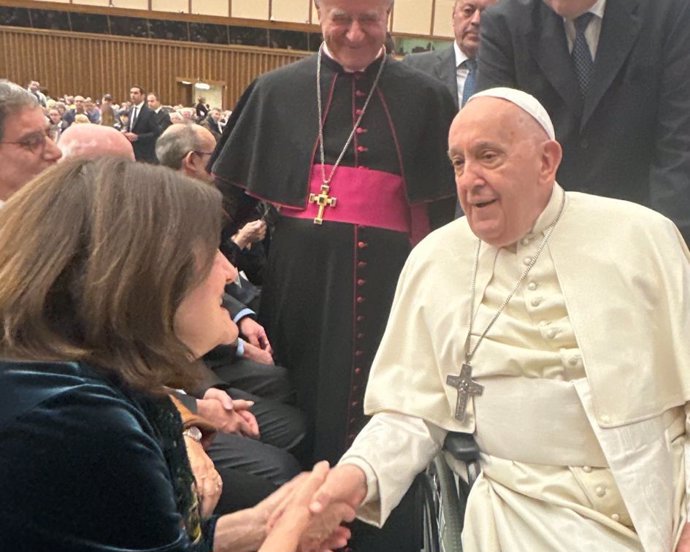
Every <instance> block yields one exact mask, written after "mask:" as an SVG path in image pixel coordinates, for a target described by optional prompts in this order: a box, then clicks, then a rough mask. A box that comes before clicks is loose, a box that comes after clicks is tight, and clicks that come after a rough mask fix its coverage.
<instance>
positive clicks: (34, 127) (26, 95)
mask: <svg viewBox="0 0 690 552" xmlns="http://www.w3.org/2000/svg"><path fill="white" fill-rule="evenodd" d="M51 136H52V135H51V133H50V123H49V122H48V120H47V119H46V117H45V115H44V114H43V109H42V108H41V106H40V105H39V103H38V100H37V99H36V97H35V96H34V95H33V94H32V93H31V92H28V91H27V90H26V89H24V88H22V87H21V86H19V85H18V84H15V83H13V82H10V81H7V80H0V165H1V166H2V169H1V170H0V206H2V205H3V204H4V203H5V202H6V201H7V200H8V199H9V198H10V196H11V195H12V194H13V193H14V192H16V191H17V190H19V188H21V187H22V186H24V184H26V183H27V182H28V181H29V180H31V179H32V178H33V177H34V176H36V175H37V174H39V173H41V172H42V171H44V170H45V169H47V168H48V167H49V166H50V165H52V164H53V163H55V162H57V160H58V159H60V156H61V155H62V154H61V153H60V150H59V149H58V147H57V146H56V145H55V142H54V141H53V139H52V137H51Z"/></svg>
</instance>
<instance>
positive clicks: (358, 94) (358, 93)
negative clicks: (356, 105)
mask: <svg viewBox="0 0 690 552" xmlns="http://www.w3.org/2000/svg"><path fill="white" fill-rule="evenodd" d="M366 95H367V93H366V92H364V91H362V90H355V96H357V97H358V98H363V97H364V96H366Z"/></svg>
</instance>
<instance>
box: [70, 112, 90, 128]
mask: <svg viewBox="0 0 690 552" xmlns="http://www.w3.org/2000/svg"><path fill="white" fill-rule="evenodd" d="M72 124H75V125H89V124H91V121H90V120H89V117H88V116H87V115H86V113H77V114H76V115H75V116H74V123H72Z"/></svg>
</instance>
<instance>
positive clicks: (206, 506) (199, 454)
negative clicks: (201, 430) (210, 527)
mask: <svg viewBox="0 0 690 552" xmlns="http://www.w3.org/2000/svg"><path fill="white" fill-rule="evenodd" d="M184 442H185V445H186V447H187V456H188V457H189V464H190V465H191V467H192V473H193V474H194V481H195V482H196V492H197V495H198V496H199V512H200V514H201V517H203V518H206V517H209V516H210V515H211V514H212V513H213V510H214V509H215V508H216V504H218V499H219V498H220V493H221V492H222V490H223V480H222V479H221V477H220V474H219V473H218V472H217V471H216V468H215V466H214V465H213V460H211V459H210V458H209V456H208V454H206V451H204V447H203V446H202V445H201V443H200V442H199V441H197V440H196V439H194V438H192V437H189V436H187V435H185V436H184Z"/></svg>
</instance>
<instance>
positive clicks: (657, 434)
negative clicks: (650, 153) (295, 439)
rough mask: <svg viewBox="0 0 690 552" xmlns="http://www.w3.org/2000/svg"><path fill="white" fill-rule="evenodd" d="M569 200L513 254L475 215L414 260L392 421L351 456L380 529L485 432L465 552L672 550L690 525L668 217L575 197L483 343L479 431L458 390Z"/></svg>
mask: <svg viewBox="0 0 690 552" xmlns="http://www.w3.org/2000/svg"><path fill="white" fill-rule="evenodd" d="M563 195H564V192H563V190H562V189H561V188H560V187H559V186H558V185H555V187H554V193H553V194H552V197H551V200H550V201H549V204H548V205H547V207H546V209H545V210H544V212H543V213H542V214H541V215H540V217H539V218H538V220H537V221H536V223H535V227H534V228H533V230H532V231H531V232H530V233H529V234H528V235H526V236H525V237H524V238H523V239H521V240H520V241H519V242H518V243H516V244H514V246H512V247H508V248H495V247H492V246H490V245H487V244H482V247H481V252H480V256H479V265H478V272H477V280H476V299H475V304H474V306H473V307H470V296H471V287H472V271H473V266H474V255H475V252H476V247H477V238H476V237H474V235H473V234H472V233H471V231H470V230H469V226H468V225H467V222H466V220H465V219H464V218H463V219H459V220H457V221H454V222H453V223H451V224H449V225H447V226H445V227H444V228H441V229H439V230H437V231H436V232H434V233H433V234H431V235H430V236H428V237H427V238H426V239H425V240H424V241H423V242H422V243H420V244H419V245H418V246H417V248H415V250H414V251H413V252H412V254H411V256H410V258H409V260H408V262H407V264H406V266H405V268H404V270H403V272H402V274H401V277H400V281H399V283H398V289H397V292H396V297H395V301H394V303H393V308H392V311H391V316H390V319H389V322H388V327H387V329H386V333H385V335H384V338H383V340H382V343H381V346H380V348H379V351H378V354H377V356H376V359H375V361H374V365H373V367H372V371H371V375H370V379H369V384H368V388H367V395H366V400H365V409H366V411H367V413H368V414H375V416H374V418H373V419H372V420H371V421H370V423H369V425H368V426H367V427H366V428H365V429H364V431H363V432H362V433H361V434H360V435H359V437H358V438H357V440H356V441H355V443H354V444H353V446H352V448H351V449H350V450H349V451H348V452H347V453H346V454H345V456H344V457H343V460H341V462H346V463H348V462H349V463H355V464H357V465H359V466H361V467H362V468H363V469H364V470H365V473H367V479H368V483H369V495H368V497H367V501H366V502H365V505H364V506H363V507H362V508H361V509H360V512H359V515H360V517H362V519H365V520H366V521H369V522H372V523H375V524H380V523H382V522H383V521H384V520H385V518H386V517H387V516H388V514H389V513H390V510H391V509H392V508H393V507H395V505H396V504H397V502H398V501H399V500H400V498H401V497H402V495H403V494H404V492H405V490H406V489H407V487H408V486H409V484H410V482H411V481H412V479H413V478H414V476H415V474H416V473H418V472H419V471H421V469H423V468H424V466H425V465H426V464H427V463H428V462H429V461H430V460H431V458H432V457H433V456H434V455H435V454H436V452H437V451H438V450H439V448H440V445H441V444H442V442H443V439H444V437H445V434H446V432H447V431H464V432H475V436H476V439H477V443H478V445H479V447H480V450H481V466H482V475H481V476H480V478H479V480H478V481H477V482H476V484H475V485H474V487H473V489H472V492H471V495H470V499H469V503H468V508H467V513H466V518H465V531H464V534H463V545H464V547H465V552H491V551H504V552H514V551H521V550H525V551H530V552H542V551H543V552H561V551H562V552H579V551H582V552H585V551H587V552H591V551H597V550H601V551H605V552H633V551H644V552H669V551H671V550H673V549H674V548H675V543H676V542H677V538H678V536H679V532H680V530H681V529H682V527H683V524H684V523H685V521H686V519H688V516H687V501H686V495H687V493H688V485H687V483H686V478H685V473H686V471H688V470H687V469H686V468H685V466H684V463H685V462H686V460H685V459H686V458H690V455H688V454H685V450H684V449H685V446H686V441H687V439H686V428H687V422H686V420H687V409H686V403H688V400H690V345H689V343H690V263H689V259H690V253H688V250H687V247H686V246H685V244H684V243H683V241H682V238H681V237H680V234H679V233H678V231H677V229H676V228H675V226H674V225H673V223H671V222H670V221H669V220H668V219H666V218H664V217H662V216H661V215H659V214H658V213H655V212H654V211H651V210H649V209H646V208H644V207H641V206H639V205H635V204H632V203H628V202H623V201H618V200H612V199H605V198H600V197H596V196H590V195H586V194H579V193H570V192H569V193H566V194H565V196H566V198H565V207H564V211H563V214H562V216H561V219H560V221H559V222H558V224H557V226H556V228H555V229H554V232H553V234H552V236H551V239H550V241H549V243H548V245H547V246H546V248H545V249H544V250H543V252H542V253H541V256H540V257H539V259H538V261H537V263H536V264H535V265H534V267H533V268H532V270H531V271H530V273H529V275H528V276H527V278H526V279H525V281H524V282H523V283H522V285H521V287H520V289H519V290H518V292H517V293H516V294H515V296H514V297H513V298H512V299H511V301H510V302H509V304H508V305H507V307H506V308H505V310H504V311H503V313H502V314H501V315H500V316H499V318H498V319H497V321H496V323H495V324H494V325H493V327H492V328H491V329H490V331H489V332H488V333H487V335H486V337H485V338H484V339H483V341H482V342H481V344H480V345H479V347H478V349H477V352H476V354H475V356H474V358H473V360H472V366H473V372H472V377H473V378H474V379H475V381H477V382H478V383H480V384H481V385H483V386H484V391H483V394H482V395H481V396H479V397H475V398H474V402H472V401H470V404H469V405H468V410H467V416H466V417H465V420H464V422H462V423H461V422H459V421H458V420H456V419H455V418H454V416H453V414H454V410H455V403H456V399H457V391H456V390H455V389H454V388H453V387H451V386H449V385H447V384H446V378H447V376H448V375H449V374H457V373H458V372H459V370H460V366H461V365H462V363H463V360H464V341H465V336H466V333H467V330H468V322H469V318H468V311H469V309H470V308H472V309H473V312H476V318H475V321H474V324H473V331H472V334H473V335H472V341H471V345H472V346H474V344H475V343H476V342H477V339H478V338H479V335H481V333H482V332H483V331H484V329H485V328H486V327H487V325H488V323H489V321H490V320H491V318H492V317H493V316H494V314H495V313H496V310H497V309H498V308H499V307H500V305H501V304H502V303H503V301H504V299H505V298H506V297H507V296H508V294H509V293H510V291H511V290H512V289H513V287H514V286H515V283H516V282H517V281H518V279H519V278H520V275H521V274H522V272H523V270H524V269H525V267H526V266H527V265H528V264H529V263H530V260H531V258H532V257H533V256H534V255H535V254H536V252H537V249H538V247H539V245H540V244H541V242H542V240H543V235H544V234H543V233H544V231H545V229H546V228H547V227H548V226H549V224H550V223H551V222H552V221H553V220H554V219H555V217H556V216H557V213H558V210H559V208H560V205H561V202H562V200H563Z"/></svg>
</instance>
